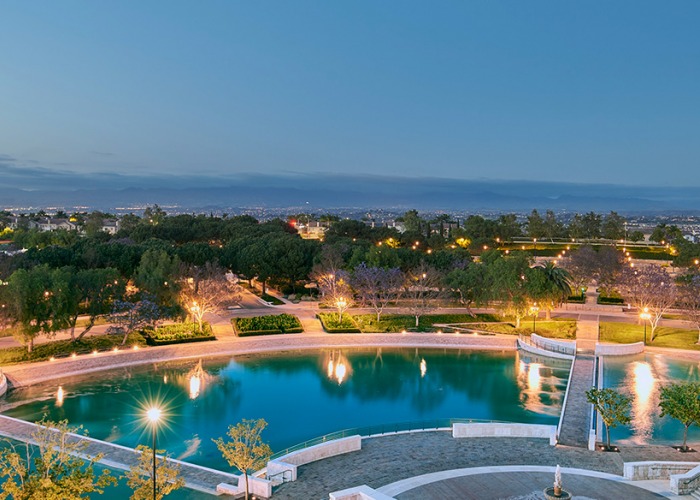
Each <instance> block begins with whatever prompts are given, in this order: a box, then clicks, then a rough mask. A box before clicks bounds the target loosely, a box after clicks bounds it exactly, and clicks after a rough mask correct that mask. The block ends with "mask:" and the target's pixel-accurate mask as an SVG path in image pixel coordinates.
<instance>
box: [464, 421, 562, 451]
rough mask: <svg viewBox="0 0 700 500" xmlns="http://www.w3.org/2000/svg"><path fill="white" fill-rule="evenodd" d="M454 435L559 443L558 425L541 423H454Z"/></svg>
mask: <svg viewBox="0 0 700 500" xmlns="http://www.w3.org/2000/svg"><path fill="white" fill-rule="evenodd" d="M452 437H454V438H467V437H529V438H543V439H549V444H550V445H552V446H554V445H555V444H557V427H556V426H555V425H539V424H507V423H478V424H454V425H453V426H452Z"/></svg>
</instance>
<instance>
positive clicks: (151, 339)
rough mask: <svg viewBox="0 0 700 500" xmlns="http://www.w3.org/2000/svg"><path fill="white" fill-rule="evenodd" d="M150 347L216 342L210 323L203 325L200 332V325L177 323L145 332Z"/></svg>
mask: <svg viewBox="0 0 700 500" xmlns="http://www.w3.org/2000/svg"><path fill="white" fill-rule="evenodd" d="M143 335H144V336H145V337H146V342H147V343H148V345H153V346H156V345H171V344H186V343H189V342H203V341H207V340H216V337H215V336H214V333H213V332H212V329H211V325H210V324H209V323H202V328H201V330H200V328H199V324H198V323H176V324H174V325H164V326H160V327H158V328H156V329H155V330H153V329H146V330H144V331H143Z"/></svg>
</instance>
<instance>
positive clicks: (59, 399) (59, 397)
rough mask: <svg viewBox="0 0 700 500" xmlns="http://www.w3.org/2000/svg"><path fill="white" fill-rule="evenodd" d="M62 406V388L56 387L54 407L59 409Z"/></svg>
mask: <svg viewBox="0 0 700 500" xmlns="http://www.w3.org/2000/svg"><path fill="white" fill-rule="evenodd" d="M62 405H63V386H60V385H59V386H58V390H57V391H56V406H58V407H60V406H62Z"/></svg>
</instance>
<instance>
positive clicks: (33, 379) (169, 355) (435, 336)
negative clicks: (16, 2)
mask: <svg viewBox="0 0 700 500" xmlns="http://www.w3.org/2000/svg"><path fill="white" fill-rule="evenodd" d="M516 340H517V337H514V336H511V335H489V336H478V335H470V334H439V333H429V334H425V333H422V334H417V333H408V334H401V333H364V334H287V335H276V336H275V337H272V338H270V337H247V338H237V337H234V338H224V339H220V340H216V341H213V342H201V343H192V344H178V345H169V346H162V347H149V348H147V349H140V350H138V351H133V350H123V351H119V352H108V353H100V354H98V355H96V356H95V355H92V354H85V355H82V356H78V357H77V358H65V359H59V360H55V361H42V362H38V363H27V364H17V365H9V366H6V367H4V368H3V372H4V374H5V375H6V377H7V381H8V385H9V387H10V388H20V387H28V386H31V385H35V384H39V383H43V382H47V381H50V380H54V379H59V378H65V377H74V376H79V375H85V374H90V373H94V372H99V371H106V370H112V369H118V368H126V367H132V366H138V365H145V364H150V363H163V362H169V361H183V360H188V359H198V358H214V357H221V356H240V355H246V354H258V353H265V352H282V351H290V350H303V349H324V348H362V347H391V348H402V347H409V348H431V349H475V350H501V351H503V350H508V351H515V350H517V346H516ZM699 354H700V353H699Z"/></svg>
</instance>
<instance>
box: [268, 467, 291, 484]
mask: <svg viewBox="0 0 700 500" xmlns="http://www.w3.org/2000/svg"><path fill="white" fill-rule="evenodd" d="M266 479H267V480H268V481H271V482H273V483H279V484H281V483H287V482H289V481H291V480H292V469H285V470H283V471H280V472H278V473H276V474H272V475H270V476H267V478H266Z"/></svg>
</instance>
